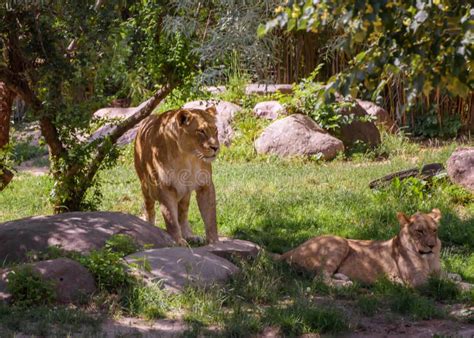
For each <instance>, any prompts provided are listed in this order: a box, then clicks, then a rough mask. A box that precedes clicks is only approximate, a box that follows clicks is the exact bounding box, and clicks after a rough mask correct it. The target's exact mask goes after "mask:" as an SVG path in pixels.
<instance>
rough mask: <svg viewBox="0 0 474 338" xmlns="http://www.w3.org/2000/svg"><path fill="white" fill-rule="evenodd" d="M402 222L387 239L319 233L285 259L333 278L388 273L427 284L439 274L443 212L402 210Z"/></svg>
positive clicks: (369, 279) (373, 276)
mask: <svg viewBox="0 0 474 338" xmlns="http://www.w3.org/2000/svg"><path fill="white" fill-rule="evenodd" d="M397 217H398V220H399V222H400V225H401V229H400V232H399V234H398V235H397V236H395V237H394V238H392V239H389V240H388V241H362V240H354V239H345V238H341V237H337V236H319V237H315V238H313V239H310V240H308V241H307V242H305V243H303V244H301V245H300V246H299V247H297V248H295V249H293V250H291V251H289V252H287V253H285V254H283V255H281V256H280V259H283V260H286V261H287V262H288V263H290V264H294V265H296V266H298V267H301V268H303V269H305V270H307V271H310V272H315V273H322V274H323V276H324V278H325V280H327V281H331V280H333V279H332V278H333V277H334V275H335V274H336V276H337V277H338V279H346V278H345V276H347V277H348V278H349V279H351V280H356V281H360V282H362V283H366V284H371V283H374V282H375V281H376V280H377V279H378V278H380V277H382V276H386V277H388V278H390V279H391V280H393V281H397V282H402V283H406V284H408V285H411V286H414V287H416V286H419V285H422V284H424V283H425V282H426V281H427V279H428V277H429V276H430V275H432V274H435V275H436V274H439V273H440V256H439V255H440V250H441V241H440V240H439V238H438V233H437V230H438V225H439V220H440V219H441V212H440V211H439V210H438V209H433V210H432V211H431V213H429V214H423V213H419V212H418V213H416V214H414V215H413V216H411V217H407V216H406V215H405V214H403V213H401V212H399V213H398V214H397Z"/></svg>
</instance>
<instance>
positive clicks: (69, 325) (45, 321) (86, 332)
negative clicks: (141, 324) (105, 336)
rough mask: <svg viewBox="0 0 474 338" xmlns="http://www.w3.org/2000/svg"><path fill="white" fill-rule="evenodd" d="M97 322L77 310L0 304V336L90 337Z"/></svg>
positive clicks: (94, 318)
mask: <svg viewBox="0 0 474 338" xmlns="http://www.w3.org/2000/svg"><path fill="white" fill-rule="evenodd" d="M99 324H100V320H99V318H96V317H94V316H93V315H91V314H88V313H86V312H84V311H83V310H80V309H74V308H67V307H63V306H56V307H47V306H40V307H28V308H22V307H15V306H7V305H3V304H1V303H0V333H1V334H0V335H1V336H2V337H15V334H16V333H17V332H22V333H23V334H26V335H32V336H35V337H42V336H44V337H46V336H48V337H51V336H55V337H56V336H57V337H66V336H75V337H81V336H83V337H92V336H96V335H97V334H98V333H99V332H100V330H99Z"/></svg>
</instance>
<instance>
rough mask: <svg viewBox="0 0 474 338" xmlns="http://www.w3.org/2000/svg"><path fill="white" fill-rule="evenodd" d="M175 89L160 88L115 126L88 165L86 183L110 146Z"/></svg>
mask: <svg viewBox="0 0 474 338" xmlns="http://www.w3.org/2000/svg"><path fill="white" fill-rule="evenodd" d="M175 87H176V85H175V84H171V83H167V84H165V85H164V86H163V87H161V88H160V89H159V90H158V91H157V92H156V93H155V94H154V95H153V96H152V97H151V98H150V99H148V101H147V103H146V105H144V106H143V107H142V108H141V109H140V110H138V111H137V112H136V113H135V114H133V115H132V116H130V117H128V118H127V119H126V120H125V121H123V122H122V123H120V124H119V125H117V126H115V128H114V129H113V130H112V132H111V133H110V134H108V135H107V136H106V139H104V140H103V141H102V143H101V144H100V145H99V146H98V148H97V154H96V157H95V158H94V160H93V161H92V162H91V164H90V165H89V168H88V170H87V174H86V181H87V182H91V181H92V180H93V178H94V176H95V174H96V173H97V171H98V170H99V168H100V165H101V164H102V162H103V160H104V159H105V157H106V156H107V155H108V153H109V151H110V144H111V143H112V144H115V143H116V142H117V141H118V139H119V138H120V137H121V136H122V135H123V134H125V133H126V132H127V131H128V130H130V129H131V128H133V127H134V126H135V125H137V124H138V123H139V122H141V121H142V120H144V119H145V118H147V117H148V116H150V115H151V113H152V112H153V110H154V109H155V108H156V106H158V104H159V103H160V102H161V101H163V99H164V98H165V97H166V96H167V95H168V94H169V93H170V92H171V91H172V90H173V89H174V88H175Z"/></svg>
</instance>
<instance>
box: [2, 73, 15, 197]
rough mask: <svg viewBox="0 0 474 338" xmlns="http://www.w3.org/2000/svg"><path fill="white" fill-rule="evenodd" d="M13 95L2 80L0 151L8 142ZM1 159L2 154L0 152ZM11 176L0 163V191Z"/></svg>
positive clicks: (4, 148) (3, 164)
mask: <svg viewBox="0 0 474 338" xmlns="http://www.w3.org/2000/svg"><path fill="white" fill-rule="evenodd" d="M14 97H15V95H14V93H13V91H11V90H10V89H9V88H8V87H7V86H6V85H5V84H4V83H3V82H0V152H2V151H4V150H6V147H7V146H8V143H9V142H10V118H11V115H12V104H13V99H14ZM0 155H1V159H2V161H3V159H4V158H3V154H1V153H0ZM12 178H13V173H12V172H11V171H10V170H8V168H6V166H5V163H0V191H2V190H3V189H4V188H5V187H6V186H7V185H8V183H10V181H11V180H12Z"/></svg>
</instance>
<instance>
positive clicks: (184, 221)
mask: <svg viewBox="0 0 474 338" xmlns="http://www.w3.org/2000/svg"><path fill="white" fill-rule="evenodd" d="M190 199H191V193H189V194H186V195H185V196H184V197H183V198H182V199H181V201H179V203H178V221H179V225H180V226H181V233H182V234H183V237H184V239H185V240H186V241H188V242H195V243H202V242H203V239H202V237H200V236H196V235H194V233H193V231H192V229H191V227H190V226H189V220H188V211H189V200H190Z"/></svg>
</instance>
